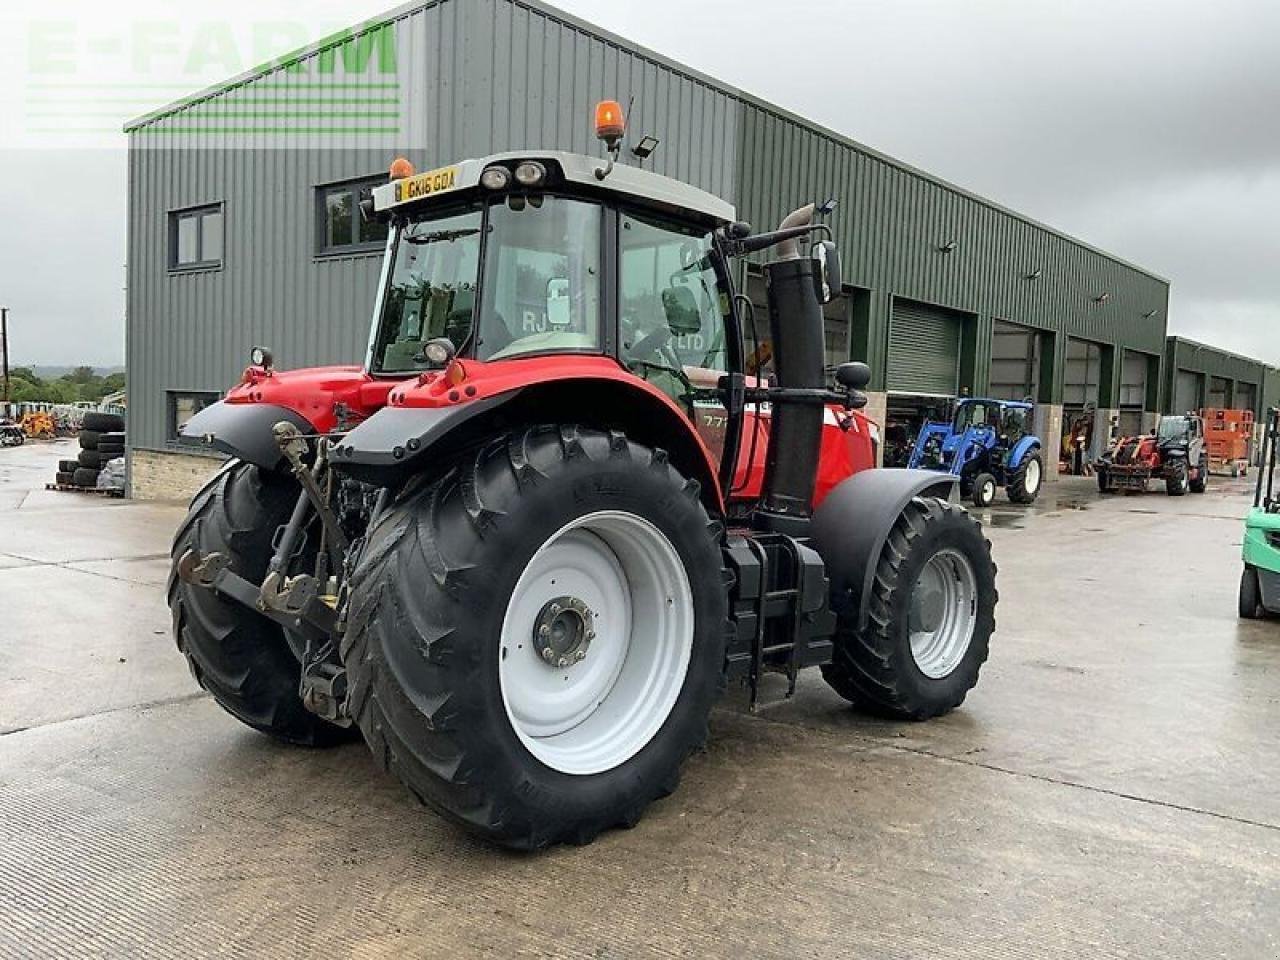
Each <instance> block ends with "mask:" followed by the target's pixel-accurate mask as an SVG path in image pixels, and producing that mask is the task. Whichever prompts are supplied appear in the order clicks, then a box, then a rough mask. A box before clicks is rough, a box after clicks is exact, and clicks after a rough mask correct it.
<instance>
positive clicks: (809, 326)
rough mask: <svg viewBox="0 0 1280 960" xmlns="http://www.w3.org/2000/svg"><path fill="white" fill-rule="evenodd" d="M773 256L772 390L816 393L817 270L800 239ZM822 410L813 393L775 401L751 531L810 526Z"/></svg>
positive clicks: (790, 218) (769, 268)
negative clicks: (774, 387) (803, 253)
mask: <svg viewBox="0 0 1280 960" xmlns="http://www.w3.org/2000/svg"><path fill="white" fill-rule="evenodd" d="M813 212H814V206H813V204H809V205H808V206H805V207H801V208H800V209H799V210H796V211H794V212H793V213H790V214H788V215H787V216H786V218H785V219H784V220H783V221H782V223H781V224H780V225H779V227H778V229H779V230H785V229H788V228H791V227H804V226H808V225H809V224H810V223H812V221H813ZM776 249H777V259H776V260H774V261H773V262H772V263H769V264H767V265H766V266H765V268H764V275H765V282H766V284H767V287H768V297H769V336H770V338H771V339H772V341H773V365H774V374H775V376H776V378H777V386H778V387H779V388H781V389H782V390H802V391H817V390H821V389H822V387H823V386H824V382H823V361H824V357H823V346H824V344H823V326H822V304H821V303H819V301H818V284H819V278H818V277H817V276H816V274H817V271H818V269H819V268H818V265H817V263H816V262H815V261H814V260H813V258H812V257H805V256H801V254H800V242H799V239H798V238H792V239H788V240H784V241H783V242H781V243H779V244H778V246H777V248H776ZM823 411H824V407H823V404H822V403H821V402H820V401H819V400H816V399H815V398H814V395H813V394H812V393H808V394H807V395H805V396H797V397H795V398H790V399H788V398H786V396H785V394H784V395H781V396H778V397H776V398H775V400H774V404H773V411H772V417H771V420H770V427H769V452H768V456H767V457H766V459H765V468H764V488H763V495H762V497H761V501H760V507H759V508H758V509H757V511H756V518H755V525H756V526H758V527H761V528H763V529H768V530H777V531H779V532H798V530H799V528H800V527H803V526H804V525H805V523H806V522H807V521H808V519H809V516H810V514H811V513H812V503H813V488H814V481H815V479H816V477H817V473H818V451H819V448H820V447H821V444H822V419H823Z"/></svg>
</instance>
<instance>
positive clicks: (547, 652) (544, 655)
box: [542, 647, 555, 663]
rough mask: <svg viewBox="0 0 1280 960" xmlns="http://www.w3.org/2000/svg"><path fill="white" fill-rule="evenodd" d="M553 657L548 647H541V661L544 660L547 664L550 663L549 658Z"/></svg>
mask: <svg viewBox="0 0 1280 960" xmlns="http://www.w3.org/2000/svg"><path fill="white" fill-rule="evenodd" d="M553 656H555V654H553V653H552V652H551V648H550V647H543V648H542V659H543V660H546V661H547V662H548V663H550V662H551V658H552V657H553Z"/></svg>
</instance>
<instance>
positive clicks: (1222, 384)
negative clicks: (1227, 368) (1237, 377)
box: [1205, 377, 1231, 410]
mask: <svg viewBox="0 0 1280 960" xmlns="http://www.w3.org/2000/svg"><path fill="white" fill-rule="evenodd" d="M1230 389H1231V384H1230V383H1229V382H1228V381H1227V379H1226V378H1225V377H1210V378H1209V402H1208V403H1206V404H1205V406H1206V407H1214V408H1216V409H1219V410H1221V409H1223V408H1224V407H1226V405H1227V392H1228V391H1229V390H1230Z"/></svg>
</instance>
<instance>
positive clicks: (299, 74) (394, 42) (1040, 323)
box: [126, 0, 1168, 496]
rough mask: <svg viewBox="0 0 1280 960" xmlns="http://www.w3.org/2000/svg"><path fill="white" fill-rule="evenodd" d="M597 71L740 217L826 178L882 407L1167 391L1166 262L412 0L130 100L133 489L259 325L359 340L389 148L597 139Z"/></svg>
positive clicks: (1132, 396) (512, 29)
mask: <svg viewBox="0 0 1280 960" xmlns="http://www.w3.org/2000/svg"><path fill="white" fill-rule="evenodd" d="M605 97H608V98H613V99H618V100H620V101H621V102H622V103H623V104H631V108H630V115H629V117H628V120H629V125H630V128H631V130H632V131H633V132H634V133H637V134H640V133H647V134H651V135H653V136H655V137H657V138H659V139H660V141H661V146H660V147H659V149H658V151H657V153H656V154H655V155H654V156H653V157H652V158H651V160H649V161H647V163H648V164H650V165H651V166H652V168H653V169H656V170H657V171H658V172H660V173H664V174H666V175H668V176H672V177H677V178H679V179H682V180H686V181H689V182H691V183H693V184H695V185H697V186H699V187H702V188H704V189H707V190H710V191H712V192H714V193H716V194H719V195H721V196H723V197H725V198H726V199H728V200H730V201H731V202H733V203H735V204H736V205H737V207H738V210H739V215H740V216H742V217H743V218H745V219H748V220H750V221H752V222H753V223H755V224H757V225H758V226H764V225H772V224H774V223H776V222H777V221H778V220H779V219H780V218H781V217H782V215H783V214H785V213H786V212H787V211H788V210H790V209H792V208H793V207H795V206H797V205H799V204H801V203H804V202H807V201H810V200H823V199H826V198H830V197H834V198H836V199H838V200H839V206H838V208H837V210H836V211H835V213H834V215H833V216H832V217H831V220H830V222H831V223H832V226H833V229H834V230H835V233H836V236H837V239H838V240H839V241H840V242H841V246H842V249H843V252H844V259H845V265H846V266H845V279H846V281H847V286H846V289H845V291H844V292H845V294H846V296H844V297H842V298H841V299H839V300H838V301H836V302H835V303H834V304H833V305H831V306H830V307H829V308H828V331H827V334H828V335H827V342H828V351H829V355H830V360H831V361H832V362H837V361H839V360H843V359H847V358H849V357H853V358H857V359H866V360H867V361H868V362H869V363H870V364H871V367H872V370H873V372H874V380H873V382H872V390H873V395H872V404H871V407H870V410H871V412H872V413H873V415H875V416H877V417H878V418H881V419H884V420H888V421H889V422H890V424H891V425H895V426H898V427H901V428H903V429H910V428H911V426H912V425H913V424H914V422H916V421H917V420H918V419H919V417H920V416H921V415H922V413H923V412H925V411H927V410H928V409H930V408H934V407H939V406H940V405H941V404H942V403H943V402H944V400H945V398H947V397H952V396H955V395H957V394H959V393H965V392H967V393H970V394H974V395H978V394H987V393H991V394H996V395H1000V396H1006V397H1011V398H1013V397H1017V398H1020V397H1024V396H1031V397H1034V398H1035V399H1036V400H1038V401H1039V402H1040V404H1041V405H1042V406H1041V411H1040V423H1039V429H1040V431H1041V433H1042V434H1043V435H1044V436H1045V437H1046V441H1047V444H1048V445H1049V448H1050V449H1054V447H1055V446H1056V445H1057V442H1058V437H1059V436H1060V430H1061V424H1062V418H1063V416H1064V413H1066V414H1070V413H1071V412H1073V411H1074V410H1075V409H1077V408H1084V407H1085V406H1086V405H1092V406H1093V407H1096V408H1098V409H1099V410H1100V411H1101V412H1102V415H1107V414H1108V413H1112V414H1114V415H1118V416H1120V417H1122V418H1128V419H1130V420H1134V421H1138V422H1141V421H1142V420H1144V419H1145V418H1149V417H1151V416H1154V415H1155V414H1156V412H1157V411H1158V410H1159V409H1160V398H1161V382H1162V381H1161V377H1162V368H1163V365H1164V360H1163V358H1164V356H1165V329H1166V315H1167V307H1168V284H1167V282H1166V281H1165V280H1163V279H1161V278H1160V277H1158V276H1156V275H1154V274H1152V273H1150V272H1149V271H1146V270H1143V269H1142V268H1140V267H1137V266H1134V265H1132V264H1129V263H1126V262H1124V261H1122V260H1119V259H1117V258H1115V257H1113V256H1110V255H1108V254H1106V253H1103V252H1101V251H1099V250H1097V249H1095V248H1093V247H1091V246H1089V245H1088V244H1086V243H1083V242H1081V241H1079V240H1075V239H1073V238H1071V237H1068V236H1066V235H1064V234H1062V233H1060V232H1058V231H1056V230H1053V229H1051V228H1049V227H1046V226H1044V225H1041V224H1038V223H1036V222H1034V221H1032V220H1030V219H1028V218H1027V217H1024V216H1021V215H1019V214H1017V213H1014V212H1012V211H1010V210H1007V209H1005V208H1003V207H1001V206H999V205H997V204H995V203H992V202H990V201H988V200H985V199H982V198H980V197H977V196H975V195H973V194H971V193H969V192H967V191H965V190H963V189H961V188H959V187H956V186H954V185H951V184H949V183H946V182H944V181H942V180H940V179H938V178H936V177H932V176H930V175H928V174H926V173H923V172H921V171H919V170H916V169H913V168H911V167H909V166H906V165H904V164H902V163H899V162H897V161H895V160H893V159H891V158H889V157H886V156H884V155H883V154H880V153H878V152H876V151H874V150H871V149H869V148H867V147H865V146H862V145H860V144H858V143H855V142H854V141H852V140H849V139H847V138H845V137H843V136H841V135H839V134H837V133H834V132H832V131H830V130H827V129H824V128H822V127H819V126H817V125H815V124H812V123H809V122H807V121H805V120H803V119H802V118H800V117H797V116H794V115H792V114H790V113H788V112H786V111H784V110H782V109H780V108H778V107H775V106H773V105H770V104H768V103H766V102H764V101H762V100H759V99H757V98H755V97H752V96H750V95H748V94H746V93H744V92H742V91H739V90H736V89H734V88H732V87H729V86H726V85H724V84H721V83H719V82H717V81H715V80H713V79H711V78H709V77H706V76H704V75H702V74H699V73H697V72H696V71H694V70H691V69H689V68H688V67H685V66H682V65H680V64H678V63H674V62H672V61H671V60H669V59H667V58H664V57H662V56H660V55H658V54H656V53H653V52H652V51H648V50H645V49H643V48H640V47H638V46H636V45H635V44H632V43H630V42H628V41H626V40H624V39H623V38H620V37H617V36H613V35H610V34H608V33H606V32H604V31H601V30H599V29H598V28H596V27H593V26H591V25H590V24H587V23H584V22H582V21H581V20H578V19H576V18H574V17H572V16H570V15H568V14H565V13H563V12H561V11H558V10H555V9H554V8H551V7H548V6H545V5H544V4H542V3H539V2H534V0H422V2H415V3H411V4H409V5H406V6H403V7H400V8H398V9H396V10H394V11H392V12H390V13H388V14H387V15H385V16H384V17H382V18H379V19H378V20H377V21H376V22H372V23H369V24H366V25H363V26H361V27H359V28H355V29H353V30H352V31H349V32H346V33H344V34H340V35H338V36H335V37H332V38H329V39H328V40H326V41H322V42H320V43H317V44H315V45H313V46H311V47H308V48H307V49H305V50H302V51H299V52H298V53H296V54H294V55H291V56H289V57H285V58H281V59H280V60H278V61H275V62H272V63H270V64H267V65H264V66H263V67H261V68H259V69H257V70H254V71H251V72H249V73H247V74H244V75H242V76H239V77H236V78H234V79H231V80H229V81H227V82H226V83H224V84H220V85H218V86H216V87H213V88H210V89H208V90H205V91H203V92H201V93H198V94H195V95H193V96H191V97H188V98H185V99H184V100H183V101H181V102H179V103H176V104H173V105H171V106H169V107H166V108H164V109H161V110H158V111H156V112H154V113H152V114H149V115H147V116H144V117H141V118H139V119H137V120H135V121H133V122H131V123H130V124H129V125H128V126H127V128H126V129H127V130H128V133H129V144H130V152H129V247H128V250H129V253H128V259H129V268H128V363H129V374H130V393H131V423H130V447H131V449H130V465H131V484H132V489H133V492H134V493H135V495H139V496H154V495H165V494H172V493H175V492H179V491H181V490H182V488H183V487H189V486H190V485H191V484H192V483H194V482H195V480H196V479H197V478H198V477H200V476H201V475H203V474H204V473H207V472H208V469H209V464H208V461H207V460H198V459H194V455H197V454H198V451H195V450H192V449H191V448H189V447H184V446H183V445H182V444H180V443H179V442H178V440H177V438H176V428H177V426H178V424H180V423H181V422H182V420H183V419H184V418H185V417H186V416H189V415H190V413H192V412H193V411H194V410H195V409H197V408H198V407H199V406H200V405H202V404H204V403H207V402H210V401H211V400H212V399H216V397H217V396H218V394H219V393H220V392H221V391H223V390H225V389H226V388H227V387H228V386H229V385H230V384H231V383H232V382H233V381H234V380H235V379H236V377H237V375H238V373H239V372H240V370H241V369H242V368H243V366H244V363H245V359H246V356H247V352H248V349H249V346H250V345H251V344H255V343H265V344H269V345H270V346H272V347H273V348H274V349H275V352H276V356H277V359H278V362H279V363H280V365H281V366H284V367H297V366H310V365H315V364H324V363H353V362H359V359H360V358H361V357H362V356H363V349H364V345H365V340H366V336H367V329H368V324H369V317H370V310H371V306H372V302H373V296H374V289H375V285H376V282H377V278H378V267H379V257H380V253H381V239H382V238H381V236H380V234H379V232H378V230H377V229H376V228H371V227H370V226H368V225H364V224H362V223H361V222H360V219H359V217H358V215H356V214H355V210H354V206H355V204H356V202H358V200H359V198H360V196H361V194H362V192H363V191H365V190H367V189H368V188H369V186H370V185H371V184H373V183H376V182H378V181H380V180H383V179H385V172H384V171H385V170H386V167H387V164H388V161H389V160H390V159H391V158H392V157H393V156H395V155H397V154H405V155H407V156H408V157H409V158H410V159H411V160H412V161H413V162H414V163H415V164H416V165H417V167H418V168H419V169H425V168H427V167H430V166H434V165H439V164H443V163H446V162H448V161H451V160H455V159H460V158H463V157H468V156H478V155H484V154H486V153H491V152H494V151H499V150H507V149H517V148H521V147H527V148H538V147H545V148H551V147H554V148H560V149H570V150H577V151H581V152H586V153H595V152H596V151H597V145H596V144H595V142H594V138H593V135H592V130H591V123H590V118H591V109H592V106H593V104H594V103H595V102H596V101H597V100H599V99H601V98H605ZM745 273H746V276H744V277H743V280H744V281H745V283H746V287H747V290H748V292H749V293H751V295H752V297H753V299H757V298H760V297H761V296H762V283H761V281H760V280H759V278H758V276H757V275H756V274H755V271H754V270H753V269H752V268H751V267H748V268H747V270H746V271H745ZM184 454H185V455H186V456H183V455H184ZM1046 459H1053V458H1052V457H1048V458H1046Z"/></svg>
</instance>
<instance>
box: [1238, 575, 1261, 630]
mask: <svg viewBox="0 0 1280 960" xmlns="http://www.w3.org/2000/svg"><path fill="white" fill-rule="evenodd" d="M1261 611H1262V596H1261V591H1260V590H1259V589H1258V571H1257V570H1255V569H1254V568H1253V567H1250V566H1246V567H1245V568H1244V572H1243V573H1242V574H1240V618H1241V619H1242V620H1257V619H1258V618H1259V617H1260V616H1261V615H1262V614H1261Z"/></svg>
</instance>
